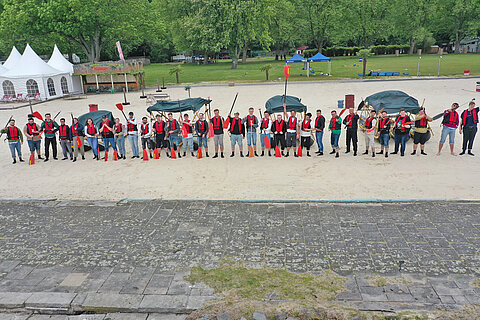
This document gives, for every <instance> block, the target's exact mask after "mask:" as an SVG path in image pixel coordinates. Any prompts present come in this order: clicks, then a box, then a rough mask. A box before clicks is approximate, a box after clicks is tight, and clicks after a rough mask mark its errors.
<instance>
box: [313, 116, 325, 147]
mask: <svg viewBox="0 0 480 320" xmlns="http://www.w3.org/2000/svg"><path fill="white" fill-rule="evenodd" d="M324 129H325V117H324V116H323V115H322V110H320V109H318V110H317V118H315V139H316V140H317V146H318V151H317V152H316V153H317V155H318V156H323V130H324Z"/></svg>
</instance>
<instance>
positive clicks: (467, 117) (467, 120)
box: [460, 101, 479, 156]
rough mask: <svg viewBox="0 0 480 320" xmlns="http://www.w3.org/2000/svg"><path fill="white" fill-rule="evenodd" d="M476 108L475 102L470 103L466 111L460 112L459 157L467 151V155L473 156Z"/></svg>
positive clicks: (476, 117) (476, 119)
mask: <svg viewBox="0 0 480 320" xmlns="http://www.w3.org/2000/svg"><path fill="white" fill-rule="evenodd" d="M478 110H479V108H478V107H475V102H473V101H470V103H469V104H468V109H466V110H464V111H463V112H462V116H461V117H460V134H462V132H463V148H462V152H461V153H460V155H464V154H465V151H466V150H467V149H468V154H469V155H471V156H473V155H474V154H473V153H472V148H473V141H474V140H475V135H476V134H477V123H478Z"/></svg>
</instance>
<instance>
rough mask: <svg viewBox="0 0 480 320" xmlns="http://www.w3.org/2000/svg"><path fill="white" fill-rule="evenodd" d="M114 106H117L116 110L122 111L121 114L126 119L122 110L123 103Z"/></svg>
mask: <svg viewBox="0 0 480 320" xmlns="http://www.w3.org/2000/svg"><path fill="white" fill-rule="evenodd" d="M115 106H116V107H117V109H118V110H120V111H122V114H123V116H124V117H125V120H127V116H126V115H125V112H123V104H121V103H117V104H116V105H115ZM127 121H128V120H127Z"/></svg>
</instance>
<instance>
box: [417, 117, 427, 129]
mask: <svg viewBox="0 0 480 320" xmlns="http://www.w3.org/2000/svg"><path fill="white" fill-rule="evenodd" d="M427 125H428V121H427V117H423V118H421V119H420V120H417V121H415V127H417V128H426V127H427Z"/></svg>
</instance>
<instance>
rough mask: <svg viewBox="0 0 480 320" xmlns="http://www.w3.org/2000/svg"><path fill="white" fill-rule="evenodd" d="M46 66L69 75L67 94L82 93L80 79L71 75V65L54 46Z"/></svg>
mask: <svg viewBox="0 0 480 320" xmlns="http://www.w3.org/2000/svg"><path fill="white" fill-rule="evenodd" d="M48 65H49V66H51V67H53V68H55V69H57V70H60V71H63V72H68V73H69V74H70V77H69V78H67V81H68V88H69V92H83V86H82V79H81V77H80V76H74V75H73V73H74V71H73V64H72V63H70V61H68V60H67V59H65V57H64V56H63V54H62V53H61V52H60V50H59V49H58V47H57V45H55V47H54V48H53V53H52V56H51V57H50V60H48Z"/></svg>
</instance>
